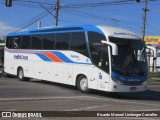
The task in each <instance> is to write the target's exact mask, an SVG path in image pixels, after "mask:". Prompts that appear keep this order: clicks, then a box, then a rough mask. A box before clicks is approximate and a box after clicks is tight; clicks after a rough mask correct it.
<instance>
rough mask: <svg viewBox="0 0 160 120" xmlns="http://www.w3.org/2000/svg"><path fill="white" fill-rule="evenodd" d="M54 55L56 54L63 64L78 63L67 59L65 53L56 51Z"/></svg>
mask: <svg viewBox="0 0 160 120" xmlns="http://www.w3.org/2000/svg"><path fill="white" fill-rule="evenodd" d="M52 53H53V54H55V55H56V56H57V57H58V58H59V59H61V60H62V61H63V62H66V63H76V62H74V61H72V60H70V59H69V58H68V57H66V56H65V55H64V54H63V53H61V52H57V51H54V52H52Z"/></svg>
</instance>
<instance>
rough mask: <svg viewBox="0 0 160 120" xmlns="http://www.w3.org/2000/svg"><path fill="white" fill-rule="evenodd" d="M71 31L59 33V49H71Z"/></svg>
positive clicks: (57, 44)
mask: <svg viewBox="0 0 160 120" xmlns="http://www.w3.org/2000/svg"><path fill="white" fill-rule="evenodd" d="M69 41H70V33H57V34H56V46H55V48H56V49H57V50H69Z"/></svg>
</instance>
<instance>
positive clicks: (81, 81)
mask: <svg viewBox="0 0 160 120" xmlns="http://www.w3.org/2000/svg"><path fill="white" fill-rule="evenodd" d="M77 88H78V90H80V91H81V92H84V93H87V92H89V91H90V89H89V88H88V79H87V78H86V77H85V76H84V75H81V76H80V77H79V78H78V80H77Z"/></svg>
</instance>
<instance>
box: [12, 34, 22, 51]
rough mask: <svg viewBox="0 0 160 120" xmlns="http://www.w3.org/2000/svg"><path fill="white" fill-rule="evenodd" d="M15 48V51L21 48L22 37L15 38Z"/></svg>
mask: <svg viewBox="0 0 160 120" xmlns="http://www.w3.org/2000/svg"><path fill="white" fill-rule="evenodd" d="M13 48H15V49H19V48H21V36H14V40H13Z"/></svg>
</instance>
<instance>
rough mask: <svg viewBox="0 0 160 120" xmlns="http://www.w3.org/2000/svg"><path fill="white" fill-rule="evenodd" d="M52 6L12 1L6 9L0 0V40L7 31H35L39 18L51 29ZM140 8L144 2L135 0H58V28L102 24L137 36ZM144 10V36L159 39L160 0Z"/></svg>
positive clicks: (43, 1) (38, 0) (47, 1)
mask: <svg viewBox="0 0 160 120" xmlns="http://www.w3.org/2000/svg"><path fill="white" fill-rule="evenodd" d="M117 1H118V2H117ZM119 1H124V2H122V3H119ZM109 2H110V4H107V3H109ZM111 2H112V3H111ZM55 3H56V0H13V2H12V7H6V6H5V0H0V37H1V36H4V35H6V34H7V33H10V32H15V31H19V30H30V29H36V28H37V26H38V25H37V20H38V19H40V18H41V19H40V21H41V24H42V27H48V26H54V15H55V10H54V5H55ZM98 3H99V4H98ZM102 3H103V4H102ZM86 5H87V6H86ZM91 5H92V6H91ZM143 8H144V0H141V2H140V3H137V2H136V0H133V1H132V0H60V10H59V21H58V25H59V26H63V25H73V24H91V25H106V26H113V27H118V28H123V29H127V30H130V31H132V32H134V33H136V34H137V35H139V36H141V35H142V24H143V19H142V18H143V14H144V13H143V10H142V9H143ZM46 9H47V10H48V11H50V13H49V12H47V10H46ZM147 9H148V10H149V11H148V12H147V23H146V33H145V35H146V36H160V0H148V7H147ZM45 15H46V16H45ZM44 16H45V17H44Z"/></svg>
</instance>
